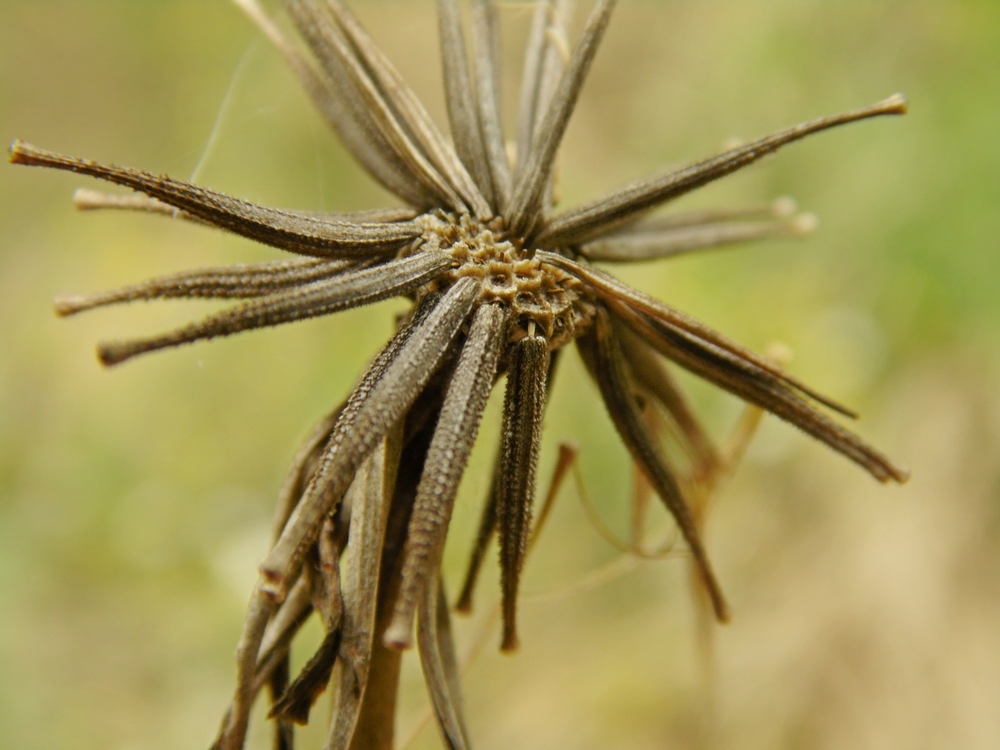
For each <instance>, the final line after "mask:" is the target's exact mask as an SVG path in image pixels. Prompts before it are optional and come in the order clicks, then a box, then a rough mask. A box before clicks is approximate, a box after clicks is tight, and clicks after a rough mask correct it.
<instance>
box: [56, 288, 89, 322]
mask: <svg viewBox="0 0 1000 750" xmlns="http://www.w3.org/2000/svg"><path fill="white" fill-rule="evenodd" d="M84 306H85V305H84V298H83V297H79V296H77V295H73V294H71V295H67V296H65V297H56V298H55V299H54V300H52V309H53V310H55V313H56V315H58V316H59V317H60V318H65V317H66V316H68V315H74V314H75V313H78V312H80V311H81V310H83V309H84Z"/></svg>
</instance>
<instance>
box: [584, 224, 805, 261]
mask: <svg viewBox="0 0 1000 750" xmlns="http://www.w3.org/2000/svg"><path fill="white" fill-rule="evenodd" d="M817 225H818V220H817V219H816V216H815V214H802V215H800V216H797V217H795V218H793V219H785V220H780V221H757V222H739V223H737V222H732V223H720V224H702V225H699V226H693V227H684V228H677V229H666V230H659V231H657V230H648V229H646V228H645V227H644V226H641V225H640V226H637V227H635V229H634V230H633V231H632V232H628V233H626V232H622V233H616V234H612V235H608V236H606V237H604V238H602V239H598V240H595V241H593V242H589V243H587V244H585V245H583V246H582V247H581V248H580V253H581V254H582V255H583V256H584V257H586V258H588V259H589V260H594V261H604V262H611V263H638V262H643V261H650V260H660V259H662V258H667V257H672V256H674V255H681V254H683V253H692V252H695V251H698V250H709V249H714V248H719V247H726V246H729V245H735V244H738V243H745V242H753V241H755V240H763V239H772V238H780V237H802V236H804V235H807V234H810V233H811V232H813V231H815V229H816V226H817Z"/></svg>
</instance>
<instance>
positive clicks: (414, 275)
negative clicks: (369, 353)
mask: <svg viewBox="0 0 1000 750" xmlns="http://www.w3.org/2000/svg"><path fill="white" fill-rule="evenodd" d="M451 264H452V261H451V260H450V259H449V258H448V256H446V255H444V254H443V253H420V254H418V255H414V256H411V257H409V258H402V259H400V260H394V261H390V262H388V263H385V264H383V265H381V266H376V267H374V268H366V269H363V270H361V271H356V272H353V273H348V274H343V275H341V276H339V277H335V278H333V279H330V280H328V281H320V282H314V283H312V284H308V285H305V286H302V287H298V288H293V289H292V290H290V291H285V292H277V293H275V294H272V295H270V296H267V297H264V298H263V299H260V300H255V301H252V302H247V303H244V304H242V305H239V306H237V307H235V308H231V309H229V310H224V311H223V312H221V313H217V314H216V315H211V316H209V317H208V318H205V319H204V320H202V321H200V322H198V323H191V324H189V325H187V326H184V327H183V328H178V329H176V330H174V331H170V332H168V333H165V334H162V335H159V336H153V337H150V338H145V339H134V340H131V341H121V342H107V343H102V344H100V345H99V346H98V357H99V358H100V360H101V362H102V363H103V364H105V365H109V366H110V365H116V364H120V363H121V362H124V361H126V360H128V359H131V358H132V357H135V356H137V355H139V354H145V353H147V352H152V351H157V350H160V349H166V348H170V347H175V346H180V345H182V344H189V343H192V342H195V341H200V340H203V339H210V338H215V337H217V336H229V335H232V334H235V333H239V332H241V331H247V330H252V329H255V328H263V327H269V326H276V325H281V324H283V323H290V322H293V321H297V320H304V319H307V318H311V317H316V316H318V315H327V314H329V313H332V312H337V311H339V310H346V309H348V308H351V307H358V306H361V305H366V304H370V303H372V302H376V301H379V300H383V299H388V298H389V297H395V296H398V295H400V294H406V293H407V292H410V291H413V290H414V289H416V288H418V287H419V286H421V285H423V284H426V283H427V282H428V281H430V280H432V279H434V278H435V277H437V276H438V275H439V274H440V273H441V272H442V271H444V270H446V269H447V268H449V267H450V266H451Z"/></svg>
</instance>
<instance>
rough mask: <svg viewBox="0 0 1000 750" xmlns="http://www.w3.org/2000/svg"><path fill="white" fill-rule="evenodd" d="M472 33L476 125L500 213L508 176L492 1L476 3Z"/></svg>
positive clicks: (507, 190)
mask: <svg viewBox="0 0 1000 750" xmlns="http://www.w3.org/2000/svg"><path fill="white" fill-rule="evenodd" d="M472 34H473V38H472V52H473V70H474V71H475V75H476V100H477V104H478V107H479V126H480V128H481V129H482V137H483V143H484V144H485V145H486V153H487V156H488V160H489V166H490V172H491V175H492V178H493V193H494V198H495V203H494V205H495V206H496V209H497V211H499V212H501V213H502V212H503V211H505V210H506V208H507V203H508V201H509V200H510V192H511V173H510V161H509V160H508V158H507V142H506V139H505V138H504V134H503V118H502V117H501V115H500V109H501V108H500V100H501V97H500V81H501V79H502V76H501V73H500V24H499V21H498V19H497V9H496V3H495V2H494V0H475V2H474V4H473V6H472Z"/></svg>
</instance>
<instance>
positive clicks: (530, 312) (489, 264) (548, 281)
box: [415, 211, 595, 351]
mask: <svg viewBox="0 0 1000 750" xmlns="http://www.w3.org/2000/svg"><path fill="white" fill-rule="evenodd" d="M415 223H416V224H417V225H419V226H420V227H421V228H422V229H423V234H422V235H421V238H420V240H419V242H418V243H417V250H418V251H419V252H428V251H434V250H439V251H442V252H445V253H447V254H448V255H450V256H451V257H452V258H454V259H455V261H456V266H455V268H454V269H452V270H451V271H449V272H447V273H445V274H443V275H442V276H440V277H438V278H437V279H435V280H434V281H433V282H431V283H430V284H427V285H425V286H424V287H422V288H421V289H420V290H419V291H418V292H417V299H418V301H419V300H420V299H423V297H424V296H426V295H427V294H428V293H430V292H439V291H444V290H445V289H446V288H448V287H450V286H451V285H452V284H454V283H455V282H456V281H458V280H459V279H461V278H472V279H474V280H476V281H477V282H479V289H480V292H479V296H480V300H481V301H482V302H483V303H490V302H495V303H499V304H502V305H504V307H505V308H507V309H509V310H511V311H512V318H513V320H512V324H511V329H510V335H509V340H510V341H511V343H513V342H515V341H518V340H520V339H522V338H524V337H525V336H527V335H529V334H530V335H534V333H535V332H537V333H539V334H541V335H543V336H544V337H545V339H546V340H547V341H548V345H549V350H550V351H555V350H557V349H560V348H562V347H563V346H564V345H565V344H567V343H569V342H570V341H572V340H573V339H575V338H577V337H579V336H580V335H581V334H583V333H584V332H585V331H586V330H587V328H588V327H589V326H590V324H591V322H592V321H593V318H594V312H595V307H594V303H593V301H592V299H590V295H588V293H587V290H586V287H585V286H584V284H582V283H581V282H580V280H579V279H578V278H576V277H575V276H572V275H571V274H569V273H567V272H565V271H563V270H562V269H561V268H558V267H556V266H554V265H552V264H551V263H546V262H543V261H542V260H541V259H540V258H539V257H538V256H536V255H532V256H531V257H528V255H527V254H526V253H524V252H523V250H521V249H519V248H518V247H517V246H516V245H515V244H514V243H513V242H511V241H510V239H509V238H508V235H507V233H506V232H505V230H504V225H503V220H502V219H499V218H497V219H493V220H492V221H488V222H486V223H482V222H480V221H477V220H476V219H474V218H472V217H471V216H469V215H468V214H465V215H462V216H455V215H454V214H447V213H444V212H441V211H435V212H433V213H429V214H425V215H423V216H421V217H419V218H418V219H417V220H416V222H415Z"/></svg>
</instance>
